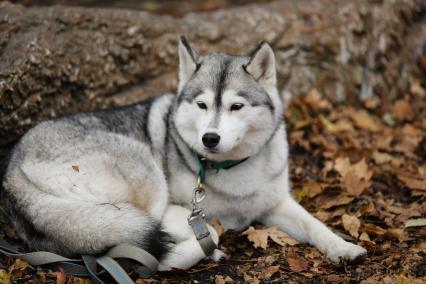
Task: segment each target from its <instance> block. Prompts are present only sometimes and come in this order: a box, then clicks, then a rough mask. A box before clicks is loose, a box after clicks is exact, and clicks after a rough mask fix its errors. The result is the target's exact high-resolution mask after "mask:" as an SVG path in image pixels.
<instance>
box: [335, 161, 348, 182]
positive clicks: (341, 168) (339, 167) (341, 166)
mask: <svg viewBox="0 0 426 284" xmlns="http://www.w3.org/2000/svg"><path fill="white" fill-rule="evenodd" d="M334 169H335V170H336V171H337V172H338V173H339V174H340V175H341V176H342V177H343V176H345V175H346V174H347V173H348V172H349V171H350V170H351V162H350V161H349V158H348V157H345V158H342V157H339V158H337V159H336V161H335V162H334Z"/></svg>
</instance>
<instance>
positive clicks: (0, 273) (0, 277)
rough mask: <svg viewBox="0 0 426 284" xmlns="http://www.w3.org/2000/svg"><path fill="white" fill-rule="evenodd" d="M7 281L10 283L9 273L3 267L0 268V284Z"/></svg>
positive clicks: (4, 283)
mask: <svg viewBox="0 0 426 284" xmlns="http://www.w3.org/2000/svg"><path fill="white" fill-rule="evenodd" d="M9 283H11V281H10V274H9V273H8V272H7V271H6V270H4V269H0V284H9Z"/></svg>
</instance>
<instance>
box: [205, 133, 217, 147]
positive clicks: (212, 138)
mask: <svg viewBox="0 0 426 284" xmlns="http://www.w3.org/2000/svg"><path fill="white" fill-rule="evenodd" d="M219 141H220V136H219V135H217V134H216V133H213V132H209V133H206V134H204V135H203V144H204V146H206V147H207V148H214V147H216V146H217V144H219Z"/></svg>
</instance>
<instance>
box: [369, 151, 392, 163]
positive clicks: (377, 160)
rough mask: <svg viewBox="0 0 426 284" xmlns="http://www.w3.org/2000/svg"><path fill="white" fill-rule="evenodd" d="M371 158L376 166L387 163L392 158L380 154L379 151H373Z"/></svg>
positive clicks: (385, 154)
mask: <svg viewBox="0 0 426 284" xmlns="http://www.w3.org/2000/svg"><path fill="white" fill-rule="evenodd" d="M372 157H373V160H374V162H375V163H376V164H377V165H382V164H386V163H389V162H390V161H392V159H393V157H392V156H391V155H389V154H387V153H381V152H379V151H374V152H373V156H372Z"/></svg>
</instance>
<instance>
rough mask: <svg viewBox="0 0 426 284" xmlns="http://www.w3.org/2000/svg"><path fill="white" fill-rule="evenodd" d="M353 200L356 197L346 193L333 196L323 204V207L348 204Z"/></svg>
mask: <svg viewBox="0 0 426 284" xmlns="http://www.w3.org/2000/svg"><path fill="white" fill-rule="evenodd" d="M352 200H354V198H353V197H351V196H346V195H338V196H334V197H331V198H330V199H329V200H327V201H326V202H324V203H323V204H322V205H321V208H323V209H330V208H332V207H336V206H341V205H346V204H349V203H350V202H351V201H352Z"/></svg>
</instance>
